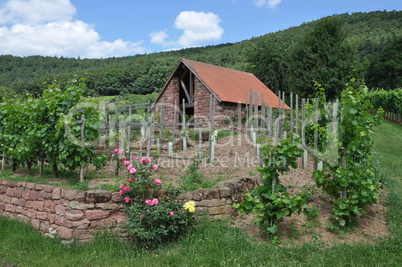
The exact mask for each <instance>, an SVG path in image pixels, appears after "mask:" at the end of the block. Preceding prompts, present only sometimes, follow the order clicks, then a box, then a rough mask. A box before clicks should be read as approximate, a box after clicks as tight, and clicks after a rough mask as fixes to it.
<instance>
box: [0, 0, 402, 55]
mask: <svg viewBox="0 0 402 267" xmlns="http://www.w3.org/2000/svg"><path fill="white" fill-rule="evenodd" d="M377 10H387V11H391V10H398V11H400V10H402V1H401V0H381V1H378V0H376V1H374V0H365V1H357V0H337V1H336V0H335V1H334V0H332V1H328V0H304V1H302V0H146V1H135V0H113V1H110V0H109V1H107V0H0V55H5V54H10V55H15V56H30V55H43V56H64V57H78V56H79V57H81V58H106V57H111V56H117V57H120V56H130V55H135V54H143V53H153V52H160V51H166V50H172V49H180V48H185V47H195V46H206V45H215V44H221V43H228V42H231V43H234V42H239V41H243V40H246V39H250V38H252V37H257V36H261V35H263V34H266V33H270V32H276V31H278V30H284V29H287V28H289V27H292V26H298V25H300V24H302V23H304V22H309V21H312V20H316V19H319V18H322V17H325V16H329V15H333V14H341V13H346V12H349V13H353V12H370V11H377Z"/></svg>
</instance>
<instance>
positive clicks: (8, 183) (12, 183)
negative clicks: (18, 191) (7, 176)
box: [7, 180, 17, 187]
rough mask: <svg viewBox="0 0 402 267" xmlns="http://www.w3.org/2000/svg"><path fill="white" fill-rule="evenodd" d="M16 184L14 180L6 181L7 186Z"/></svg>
mask: <svg viewBox="0 0 402 267" xmlns="http://www.w3.org/2000/svg"><path fill="white" fill-rule="evenodd" d="M16 185H17V182H16V181H11V180H8V182H7V186H8V187H15V186H16Z"/></svg>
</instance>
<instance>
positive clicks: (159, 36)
mask: <svg viewBox="0 0 402 267" xmlns="http://www.w3.org/2000/svg"><path fill="white" fill-rule="evenodd" d="M149 36H150V37H151V43H154V44H160V45H166V44H167V42H168V41H167V40H166V39H167V38H169V35H168V34H167V33H166V32H165V31H159V32H151V33H150V34H149Z"/></svg>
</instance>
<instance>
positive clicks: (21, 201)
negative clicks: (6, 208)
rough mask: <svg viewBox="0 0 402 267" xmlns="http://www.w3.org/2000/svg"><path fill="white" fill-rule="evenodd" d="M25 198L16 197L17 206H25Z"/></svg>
mask: <svg viewBox="0 0 402 267" xmlns="http://www.w3.org/2000/svg"><path fill="white" fill-rule="evenodd" d="M26 202H27V201H26V200H25V199H23V198H19V199H18V204H17V205H18V206H24V207H25V204H26Z"/></svg>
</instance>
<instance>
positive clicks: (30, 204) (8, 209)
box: [0, 180, 126, 242]
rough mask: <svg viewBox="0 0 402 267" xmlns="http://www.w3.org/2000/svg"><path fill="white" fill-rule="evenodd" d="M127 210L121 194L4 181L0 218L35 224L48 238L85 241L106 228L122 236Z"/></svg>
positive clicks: (0, 181)
mask: <svg viewBox="0 0 402 267" xmlns="http://www.w3.org/2000/svg"><path fill="white" fill-rule="evenodd" d="M123 211H124V205H123V201H122V198H121V196H120V195H119V194H118V193H111V192H108V191H104V190H89V191H77V190H68V189H64V188H60V187H53V186H50V185H41V184H35V183H28V182H15V181H10V180H0V215H3V216H7V217H9V218H12V219H17V220H21V221H24V222H27V223H31V225H32V227H33V228H34V229H37V230H40V231H41V232H43V233H44V234H45V235H46V236H50V237H54V236H56V235H57V236H59V237H60V238H61V239H64V240H71V239H78V240H79V241H83V242H84V241H89V240H91V239H92V238H93V236H94V234H96V233H98V232H99V231H103V230H105V229H108V230H110V231H113V232H115V233H119V229H121V227H120V226H121V225H122V223H123V222H124V221H125V220H126V215H125V214H124V212H123Z"/></svg>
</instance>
